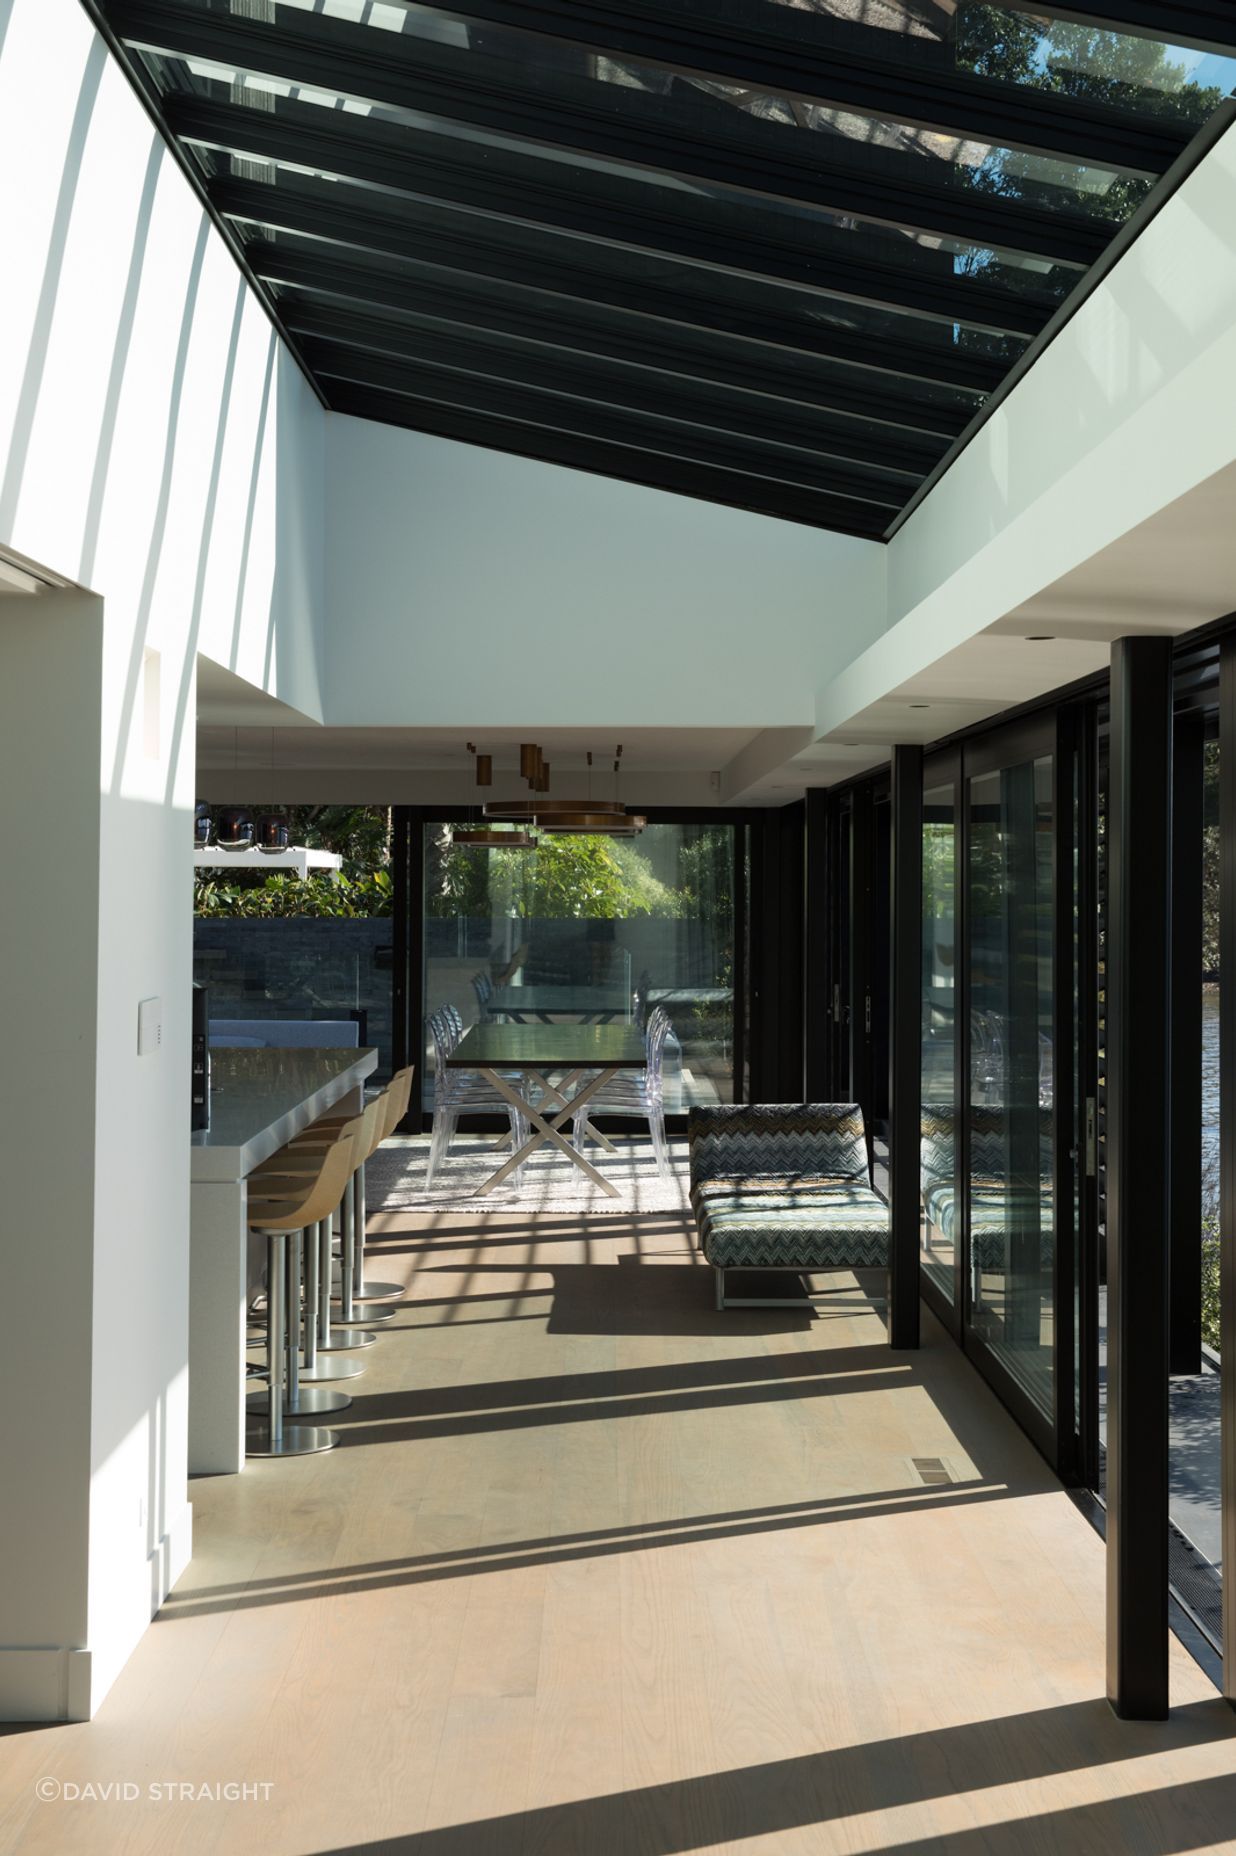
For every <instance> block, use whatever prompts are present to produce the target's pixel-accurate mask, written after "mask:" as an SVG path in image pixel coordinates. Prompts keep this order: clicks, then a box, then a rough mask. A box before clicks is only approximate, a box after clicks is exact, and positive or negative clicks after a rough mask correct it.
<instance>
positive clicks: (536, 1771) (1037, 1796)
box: [0, 1215, 1236, 1856]
mask: <svg viewBox="0 0 1236 1856" xmlns="http://www.w3.org/2000/svg"><path fill="white" fill-rule="evenodd" d="M377 1234H378V1236H379V1242H378V1243H376V1244H375V1246H374V1254H373V1256H372V1259H371V1264H370V1272H371V1274H373V1275H379V1276H397V1277H399V1278H400V1279H401V1280H402V1279H407V1280H409V1281H410V1283H411V1295H412V1300H411V1303H410V1304H409V1305H407V1306H405V1307H403V1308H401V1309H400V1311H399V1313H398V1314H397V1316H396V1318H395V1320H394V1321H393V1322H390V1323H388V1324H387V1328H386V1332H385V1333H384V1335H383V1338H382V1341H381V1343H380V1345H379V1346H377V1347H376V1348H372V1349H370V1352H369V1356H368V1359H369V1372H368V1374H367V1376H366V1377H365V1378H364V1379H363V1380H360V1381H358V1382H357V1383H356V1385H355V1387H354V1391H355V1394H356V1396H355V1402H354V1404H353V1406H352V1408H351V1410H350V1411H349V1412H348V1413H346V1414H345V1415H344V1416H343V1417H342V1418H341V1419H339V1420H337V1423H338V1425H339V1428H340V1429H341V1430H342V1431H343V1433H344V1436H345V1447H344V1448H341V1449H339V1450H336V1451H335V1452H333V1453H332V1454H330V1455H327V1456H320V1457H312V1458H307V1459H302V1460H300V1461H297V1462H283V1463H254V1464H252V1465H250V1467H248V1468H247V1469H246V1470H245V1472H244V1474H243V1475H242V1476H237V1477H221V1478H217V1479H213V1480H202V1481H197V1482H195V1483H194V1485H193V1491H192V1493H193V1501H194V1508H195V1515H196V1540H197V1552H196V1557H195V1559H194V1561H193V1563H192V1565H191V1567H190V1568H189V1571H188V1573H187V1574H186V1576H185V1577H184V1579H182V1581H181V1583H180V1585H179V1586H178V1587H177V1589H176V1591H175V1593H174V1594H173V1596H172V1598H171V1599H170V1600H169V1602H168V1604H167V1606H166V1607H165V1609H164V1611H163V1613H162V1614H161V1616H160V1618H159V1619H158V1621H157V1623H156V1624H155V1625H154V1627H153V1628H152V1629H151V1631H150V1632H149V1633H148V1635H147V1637H146V1639H145V1640H144V1642H143V1643H142V1645H141V1646H140V1648H139V1649H138V1651H137V1653H136V1654H135V1656H134V1657H133V1659H132V1661H131V1662H130V1664H129V1666H128V1668H127V1669H126V1670H125V1671H124V1673H123V1675H122V1676H121V1678H120V1680H119V1681H118V1682H117V1684H116V1686H115V1688H114V1690H113V1691H112V1693H111V1695H110V1696H109V1698H108V1699H107V1701H106V1702H105V1704H104V1706H103V1708H102V1710H101V1712H100V1714H99V1716H98V1718H97V1719H96V1720H95V1721H94V1722H92V1723H91V1724H90V1725H88V1726H72V1727H59V1728H41V1729H28V1730H22V1731H15V1732H12V1733H10V1734H8V1735H7V1736H6V1737H5V1738H4V1741H3V1746H2V1747H0V1851H3V1852H4V1853H5V1856H8V1853H9V1852H20V1856H36V1853H37V1856H44V1853H46V1856H73V1853H74V1852H78V1851H90V1852H104V1853H105V1856H113V1853H116V1856H122V1853H123V1856H128V1853H129V1852H150V1853H151V1856H156V1853H157V1856H173V1853H174V1852H193V1853H194V1856H196V1853H197V1852H205V1851H212V1852H214V1851H217V1852H226V1853H227V1856H233V1853H234V1852H242V1853H243V1852H248V1851H261V1852H264V1856H287V1853H291V1852H295V1853H296V1856H302V1853H304V1856H308V1853H309V1852H324V1851H335V1852H344V1851H347V1852H356V1853H357V1856H359V1852H361V1851H366V1852H387V1851H391V1852H394V1851H405V1850H406V1851H414V1852H417V1856H670V1853H671V1852H679V1851H684V1852H685V1851H690V1852H704V1851H716V1850H726V1851H735V1852H742V1856H764V1853H766V1852H767V1853H772V1852H775V1853H776V1856H797V1853H798V1852H808V1851H810V1852H816V1851H830V1852H831V1851H846V1852H857V1851H876V1850H880V1851H892V1850H897V1851H903V1852H915V1853H916V1856H918V1853H920V1852H927V1851H933V1852H934V1851H943V1852H948V1856H969V1853H970V1852H976V1853H977V1852H980V1851H982V1852H996V1853H997V1856H1026V1853H1027V1852H1036V1851H1042V1852H1044V1853H1045V1856H1048V1853H1050V1856H1074V1852H1096V1856H1128V1853H1136V1852H1148V1853H1150V1856H1168V1853H1169V1852H1176V1851H1201V1850H1212V1849H1224V1850H1236V1715H1233V1713H1232V1711H1231V1710H1230V1709H1229V1708H1228V1707H1227V1706H1226V1704H1224V1703H1223V1702H1221V1701H1220V1700H1219V1699H1218V1698H1217V1697H1216V1695H1215V1692H1214V1690H1213V1689H1212V1688H1211V1686H1210V1685H1209V1683H1208V1682H1207V1681H1206V1680H1205V1678H1204V1677H1203V1675H1202V1674H1201V1672H1200V1671H1199V1670H1198V1669H1197V1667H1196V1666H1195V1665H1194V1664H1193V1663H1192V1662H1191V1661H1190V1660H1189V1658H1188V1657H1187V1656H1186V1655H1185V1653H1184V1652H1183V1651H1182V1650H1181V1649H1180V1648H1179V1646H1174V1648H1173V1665H1172V1667H1173V1687H1174V1701H1175V1713H1174V1715H1173V1718H1172V1720H1171V1722H1170V1723H1169V1724H1166V1725H1162V1726H1139V1725H1127V1724H1122V1723H1120V1722H1118V1721H1116V1720H1115V1719H1114V1717H1113V1716H1112V1714H1111V1713H1110V1711H1109V1710H1108V1708H1107V1705H1106V1703H1105V1701H1104V1700H1103V1552H1102V1547H1101V1544H1100V1542H1099V1540H1098V1539H1097V1537H1096V1536H1095V1534H1094V1533H1093V1532H1092V1530H1091V1529H1090V1527H1089V1526H1088V1524H1087V1523H1086V1521H1085V1520H1084V1519H1083V1518H1082V1517H1081V1516H1080V1515H1079V1513H1078V1512H1077V1510H1076V1509H1075V1508H1074V1507H1073V1505H1072V1504H1071V1503H1070V1501H1069V1500H1068V1498H1067V1497H1066V1496H1065V1495H1064V1494H1063V1493H1062V1492H1061V1490H1060V1489H1059V1488H1058V1487H1056V1485H1055V1484H1054V1483H1053V1480H1052V1478H1051V1476H1050V1475H1049V1474H1048V1472H1047V1470H1046V1469H1045V1468H1044V1466H1043V1464H1042V1462H1041V1461H1040V1459H1039V1458H1038V1457H1037V1455H1036V1454H1035V1452H1034V1450H1033V1449H1032V1448H1031V1447H1030V1445H1029V1444H1028V1443H1027V1442H1026V1441H1025V1440H1024V1439H1023V1438H1022V1436H1021V1435H1020V1433H1019V1432H1018V1431H1017V1430H1016V1428H1015V1427H1014V1426H1013V1424H1012V1423H1011V1421H1010V1420H1009V1419H1007V1418H1006V1417H1005V1415H1004V1413H1003V1412H1002V1410H1001V1408H1000V1407H999V1406H998V1405H997V1404H996V1402H995V1400H994V1399H993V1398H992V1396H991V1395H990V1394H989V1392H988V1391H987V1390H986V1388H985V1386H984V1384H983V1382H982V1381H981V1380H980V1379H979V1378H978V1377H977V1376H976V1375H975V1373H974V1372H973V1371H972V1370H971V1368H970V1367H969V1366H968V1365H967V1364H966V1363H965V1362H964V1361H963V1360H962V1359H961V1358H960V1356H959V1355H958V1354H957V1352H956V1351H955V1349H954V1348H953V1346H952V1345H951V1343H950V1342H948V1341H947V1340H946V1339H945V1338H944V1336H943V1335H942V1334H941V1332H940V1330H939V1329H938V1328H937V1327H935V1326H934V1325H933V1324H932V1323H931V1322H930V1321H929V1322H928V1323H927V1325H926V1331H925V1337H924V1338H925V1345H924V1348H923V1350H922V1351H921V1353H919V1354H915V1355H909V1354H901V1355H894V1354H890V1353H889V1351H888V1349H887V1348H886V1346H885V1344H884V1331H883V1327H882V1324H881V1321H880V1320H879V1318H878V1316H877V1315H876V1314H874V1313H873V1312H872V1311H871V1308H870V1306H869V1305H868V1304H867V1303H866V1302H865V1301H864V1300H863V1298H862V1297H861V1296H860V1295H859V1294H858V1293H857V1292H856V1291H855V1290H854V1289H853V1288H850V1289H849V1290H843V1291H842V1292H841V1293H839V1294H838V1295H837V1297H836V1298H835V1302H834V1304H833V1305H832V1306H831V1307H830V1308H829V1309H828V1311H827V1313H824V1314H820V1315H817V1316H816V1317H815V1318H811V1317H810V1316H807V1315H804V1314H800V1313H798V1312H787V1313H782V1312H777V1313H761V1312H758V1311H749V1310H740V1311H733V1312H730V1313H727V1314H725V1315H718V1314H716V1313H714V1312H713V1306H712V1285H711V1281H710V1279H709V1276H708V1273H707V1272H706V1270H705V1269H704V1267H703V1266H702V1265H701V1264H700V1263H699V1262H698V1261H696V1260H695V1259H694V1256H693V1252H692V1248H691V1245H690V1243H689V1241H688V1237H687V1233H686V1231H685V1229H684V1228H683V1226H682V1224H681V1223H680V1222H679V1221H678V1220H676V1219H674V1218H668V1217H667V1218H658V1217H655V1216H650V1217H645V1218H642V1219H640V1220H638V1221H635V1220H632V1219H630V1218H623V1217H594V1218H592V1219H590V1220H588V1221H586V1222H581V1221H580V1220H578V1219H576V1220H565V1219H564V1220H560V1221H554V1220H548V1219H542V1220H541V1221H540V1222H539V1225H538V1226H537V1228H535V1229H531V1228H530V1227H529V1226H528V1225H526V1224H524V1225H520V1224H518V1223H515V1222H512V1221H511V1219H510V1217H509V1216H507V1217H501V1216H496V1215H495V1216H493V1217H490V1218H489V1219H487V1220H480V1219H468V1218H456V1219H453V1220H452V1219H446V1218H435V1219H432V1220H430V1219H428V1218H421V1219H419V1220H418V1219H416V1218H411V1217H406V1216H405V1217H403V1218H395V1217H391V1218H389V1219H387V1220H385V1221H382V1220H380V1221H378V1233H377ZM924 1457H926V1458H931V1457H939V1458H941V1459H942V1460H943V1462H944V1464H945V1465H946V1467H947V1470H948V1472H949V1473H950V1474H951V1476H952V1478H953V1480H952V1482H951V1483H949V1484H947V1485H944V1486H933V1487H927V1486H924V1484H923V1481H922V1479H921V1476H920V1474H919V1472H918V1470H917V1469H916V1466H915V1462H914V1459H916V1458H924ZM40 1779H45V1780H54V1781H58V1782H59V1783H61V1784H62V1785H63V1784H68V1785H76V1786H79V1787H82V1786H85V1785H86V1784H88V1783H93V1784H94V1785H95V1786H96V1787H99V1786H105V1785H106V1784H107V1783H108V1782H109V1781H111V1782H114V1783H116V1784H119V1785H120V1786H122V1787H123V1786H124V1785H126V1784H127V1785H129V1786H131V1787H132V1786H136V1787H138V1788H139V1789H140V1792H141V1796H140V1797H139V1798H137V1799H134V1800H132V1801H127V1800H125V1799H124V1798H123V1796H122V1797H121V1798H120V1800H119V1801H115V1800H113V1801H108V1802H102V1801H95V1802H92V1801H90V1800H89V1799H79V1800H78V1801H76V1802H68V1801H65V1800H63V1799H62V1800H61V1801H60V1802H56V1803H41V1802H39V1801H38V1800H37V1799H36V1795H35V1787H36V1782H37V1781H39V1780H40ZM228 1782H232V1783H234V1784H242V1783H248V1784H250V1785H251V1786H257V1787H260V1788H263V1790H262V1793H261V1795H259V1796H258V1797H256V1798H250V1799H248V1800H246V1799H244V1798H241V1799H238V1800H236V1801H235V1802H227V1801H226V1799H224V1800H219V1801H217V1800H215V1799H214V1798H213V1797H212V1796H209V1795H207V1796H201V1795H191V1796H186V1797H185V1798H183V1799H181V1798H179V1797H175V1798H169V1796H168V1792H167V1791H163V1792H161V1794H160V1796H159V1797H158V1798H157V1799H153V1800H152V1798H151V1797H150V1795H149V1794H150V1788H151V1787H152V1786H155V1787H161V1788H168V1787H172V1786H179V1785H186V1786H189V1787H190V1788H197V1794H200V1788H202V1787H217V1786H219V1785H220V1784H226V1783H228Z"/></svg>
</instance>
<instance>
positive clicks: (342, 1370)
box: [300, 1347, 365, 1385]
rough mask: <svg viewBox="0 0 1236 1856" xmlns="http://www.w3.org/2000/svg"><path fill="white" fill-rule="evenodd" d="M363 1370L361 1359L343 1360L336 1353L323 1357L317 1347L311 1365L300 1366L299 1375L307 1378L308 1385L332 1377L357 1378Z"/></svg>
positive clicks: (328, 1379) (319, 1382)
mask: <svg viewBox="0 0 1236 1856" xmlns="http://www.w3.org/2000/svg"><path fill="white" fill-rule="evenodd" d="M364 1370H365V1366H364V1362H363V1361H362V1360H345V1359H343V1358H342V1357H341V1356H340V1355H337V1354H332V1355H331V1356H330V1358H329V1359H325V1358H323V1355H322V1349H321V1348H320V1347H319V1348H318V1357H317V1359H316V1360H315V1361H314V1363H313V1365H312V1366H302V1367H301V1369H300V1377H301V1378H302V1379H305V1380H308V1382H309V1384H310V1385H315V1384H321V1383H322V1382H323V1381H327V1382H328V1381H330V1380H332V1379H359V1378H360V1376H361V1374H362V1373H363V1372H364Z"/></svg>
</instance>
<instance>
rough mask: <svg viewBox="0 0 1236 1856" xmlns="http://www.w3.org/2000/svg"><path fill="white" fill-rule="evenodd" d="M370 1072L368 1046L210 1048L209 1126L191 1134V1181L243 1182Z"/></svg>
mask: <svg viewBox="0 0 1236 1856" xmlns="http://www.w3.org/2000/svg"><path fill="white" fill-rule="evenodd" d="M377 1067H378V1053H377V1051H376V1050H372V1049H361V1050H355V1049H353V1050H347V1049H339V1048H337V1047H336V1048H330V1049H300V1050H216V1051H212V1052H211V1070H212V1081H213V1084H214V1087H213V1090H212V1092H211V1097H210V1126H209V1128H198V1129H195V1130H194V1132H193V1134H192V1135H191V1137H190V1139H191V1141H192V1149H191V1153H192V1158H191V1161H190V1171H189V1177H190V1179H191V1180H192V1181H193V1182H194V1183H195V1184H197V1183H201V1182H204V1181H223V1180H228V1181H234V1180H239V1179H243V1178H244V1177H245V1176H246V1174H248V1173H251V1172H252V1171H253V1169H254V1167H255V1166H260V1165H261V1163H262V1161H263V1160H268V1159H269V1158H270V1156H271V1154H273V1153H277V1152H278V1151H279V1149H280V1148H281V1147H282V1146H283V1145H284V1144H285V1143H286V1142H287V1141H290V1140H291V1139H292V1137H293V1135H296V1134H299V1133H300V1132H301V1130H302V1129H303V1128H307V1127H308V1126H309V1124H310V1122H312V1121H316V1120H317V1118H318V1116H319V1115H324V1114H325V1113H326V1111H327V1109H329V1108H333V1107H334V1105H335V1103H336V1102H338V1101H340V1100H341V1099H342V1097H344V1096H346V1095H348V1094H349V1093H350V1092H351V1091H352V1090H353V1089H359V1088H361V1087H362V1086H363V1084H364V1081H365V1078H366V1077H367V1076H371V1075H372V1074H373V1072H374V1070H376V1069H377Z"/></svg>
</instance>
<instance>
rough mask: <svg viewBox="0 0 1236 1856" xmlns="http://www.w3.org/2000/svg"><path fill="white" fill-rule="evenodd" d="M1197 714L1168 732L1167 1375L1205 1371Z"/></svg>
mask: <svg viewBox="0 0 1236 1856" xmlns="http://www.w3.org/2000/svg"><path fill="white" fill-rule="evenodd" d="M1205 726H1206V724H1205V717H1204V716H1203V714H1202V712H1201V710H1200V709H1194V710H1191V711H1189V712H1188V713H1186V714H1184V715H1178V716H1177V717H1176V719H1175V723H1174V725H1173V731H1172V1096H1171V1115H1172V1133H1171V1142H1172V1150H1171V1182H1172V1197H1171V1219H1172V1223H1171V1266H1170V1267H1171V1300H1170V1307H1171V1328H1170V1338H1169V1349H1168V1371H1169V1372H1170V1373H1200V1372H1201V1370H1202V1245H1201V1236H1200V1233H1201V1229H1202V750H1203V746H1204V743H1205Z"/></svg>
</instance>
